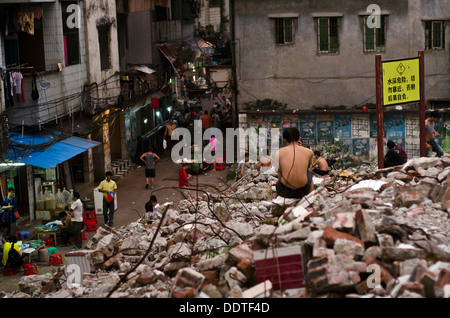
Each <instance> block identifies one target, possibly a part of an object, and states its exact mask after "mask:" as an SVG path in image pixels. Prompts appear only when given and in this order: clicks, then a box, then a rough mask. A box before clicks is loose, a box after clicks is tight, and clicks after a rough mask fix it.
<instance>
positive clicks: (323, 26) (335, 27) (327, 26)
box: [317, 17, 339, 53]
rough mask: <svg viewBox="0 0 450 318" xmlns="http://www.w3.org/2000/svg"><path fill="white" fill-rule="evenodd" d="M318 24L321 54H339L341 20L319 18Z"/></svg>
mask: <svg viewBox="0 0 450 318" xmlns="http://www.w3.org/2000/svg"><path fill="white" fill-rule="evenodd" d="M317 23H318V25H317V27H318V28H317V30H318V32H317V33H318V34H317V35H318V51H319V53H339V19H338V18H336V17H330V18H318V19H317Z"/></svg>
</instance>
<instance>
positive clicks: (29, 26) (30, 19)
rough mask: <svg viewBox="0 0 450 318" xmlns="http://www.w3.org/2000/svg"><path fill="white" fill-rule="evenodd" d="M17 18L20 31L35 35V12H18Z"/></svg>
mask: <svg viewBox="0 0 450 318" xmlns="http://www.w3.org/2000/svg"><path fill="white" fill-rule="evenodd" d="M17 18H18V19H17V22H18V24H19V29H20V31H22V32H26V33H28V34H30V35H34V12H18V13H17Z"/></svg>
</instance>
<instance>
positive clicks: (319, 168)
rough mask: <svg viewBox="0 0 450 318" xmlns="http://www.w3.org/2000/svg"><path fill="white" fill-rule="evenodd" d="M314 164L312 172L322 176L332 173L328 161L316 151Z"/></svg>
mask: <svg viewBox="0 0 450 318" xmlns="http://www.w3.org/2000/svg"><path fill="white" fill-rule="evenodd" d="M313 158H314V160H313V161H314V162H313V164H312V167H311V168H312V172H314V173H317V174H318V175H320V176H325V175H327V174H328V172H330V167H328V163H327V160H326V159H325V158H324V157H322V156H320V151H318V150H316V151H314V157H313Z"/></svg>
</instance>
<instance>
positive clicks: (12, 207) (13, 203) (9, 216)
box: [2, 188, 20, 233]
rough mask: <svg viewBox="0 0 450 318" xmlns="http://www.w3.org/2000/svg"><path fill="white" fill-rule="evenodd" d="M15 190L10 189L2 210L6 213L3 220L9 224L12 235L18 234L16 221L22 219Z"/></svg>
mask: <svg viewBox="0 0 450 318" xmlns="http://www.w3.org/2000/svg"><path fill="white" fill-rule="evenodd" d="M14 195H15V190H14V189H13V188H9V189H8V196H7V197H6V198H5V200H4V201H3V205H2V209H3V211H4V213H3V216H2V220H3V221H4V222H6V223H8V224H9V228H10V230H11V233H16V232H17V224H16V221H17V220H18V219H19V218H20V214H19V211H18V207H17V199H16V197H15V196H14Z"/></svg>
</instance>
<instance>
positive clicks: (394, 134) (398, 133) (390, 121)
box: [385, 114, 405, 139]
mask: <svg viewBox="0 0 450 318" xmlns="http://www.w3.org/2000/svg"><path fill="white" fill-rule="evenodd" d="M385 122H386V131H387V137H388V138H389V139H391V138H405V114H386V120H385Z"/></svg>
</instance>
